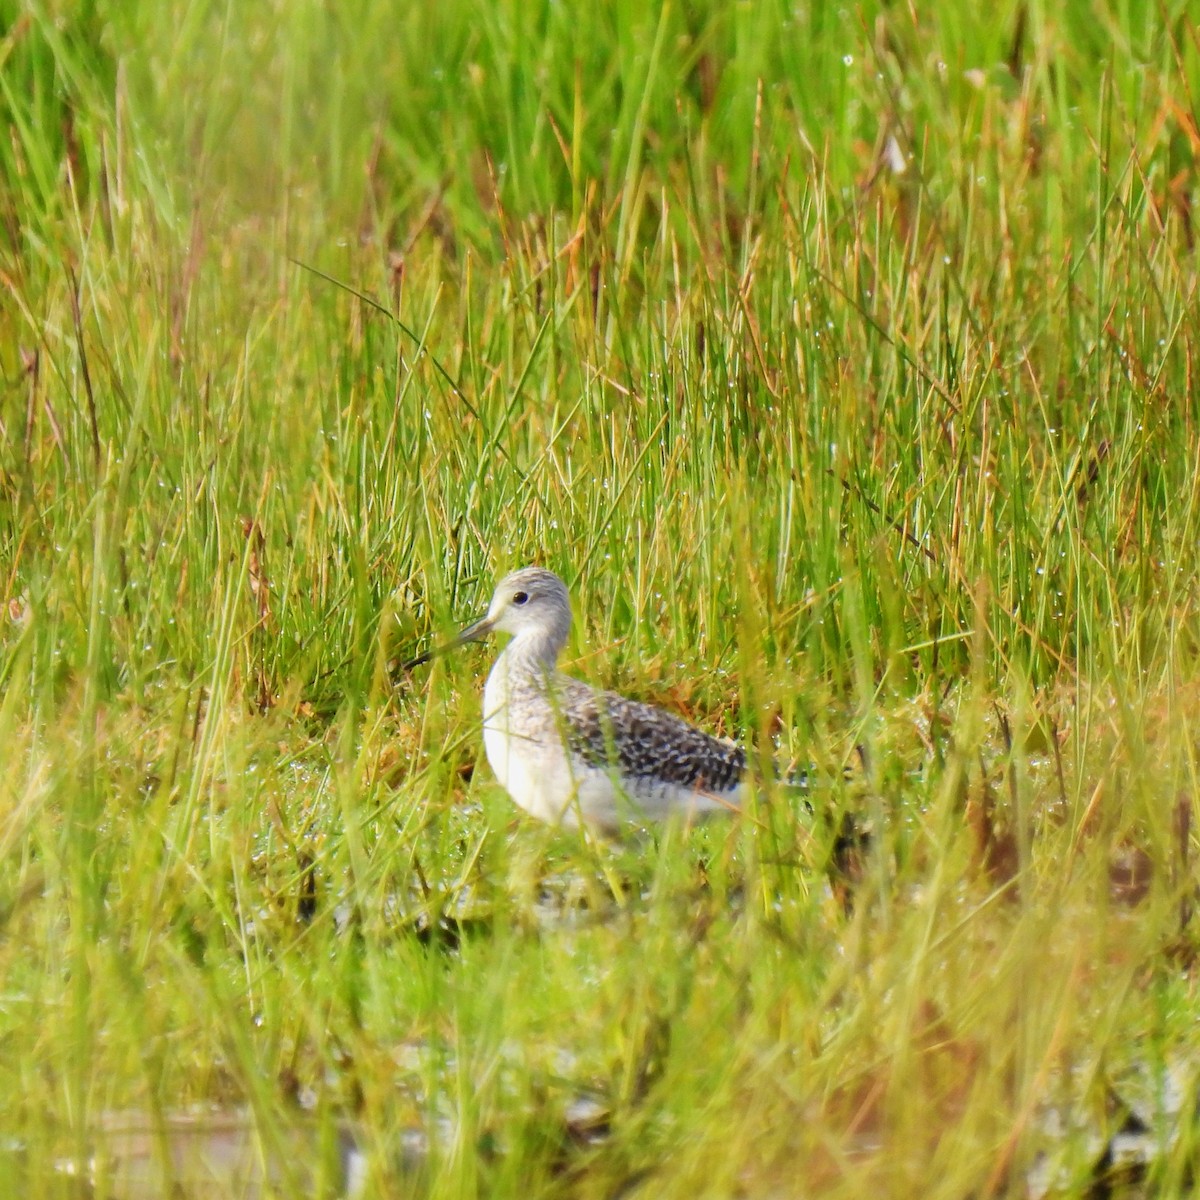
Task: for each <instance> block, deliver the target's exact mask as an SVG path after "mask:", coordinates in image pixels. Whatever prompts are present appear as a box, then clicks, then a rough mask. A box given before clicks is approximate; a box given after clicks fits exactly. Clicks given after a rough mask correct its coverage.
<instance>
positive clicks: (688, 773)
mask: <svg viewBox="0 0 1200 1200" xmlns="http://www.w3.org/2000/svg"><path fill="white" fill-rule="evenodd" d="M570 682H571V683H572V684H574V685H575V686H573V687H571V688H570V690H569V692H568V694H566V695H564V697H563V700H564V707H563V715H564V723H565V725H566V732H567V742H568V745H569V746H570V748H571V749H572V750H573V751H574V752H575V753H576V754H578V755H579V756H580V757H581V758H582V759H583V760H584V762H586V763H587V764H588V765H589V766H593V767H610V766H615V767H616V768H617V769H618V770H619V771H620V772H621V773H622V774H623V775H625V776H627V777H629V778H631V779H643V780H646V781H648V782H654V783H665V784H674V785H676V786H678V787H684V788H692V789H695V790H697V791H706V792H715V793H718V794H719V793H723V792H727V791H729V790H730V789H732V788H733V787H735V786H736V785H737V784H738V782H739V781H740V780H741V778H742V776H743V775H744V774H745V771H746V755H745V752H744V751H743V750H742V748H741V747H740V746H737V745H734V744H733V743H732V742H726V741H721V740H720V739H718V738H714V737H709V735H708V734H706V733H703V732H702V731H701V730H699V729H696V728H695V727H694V726H692V725H689V724H688V723H687V722H686V721H684V720H682V719H681V718H679V717H676V716H673V715H672V714H671V713H668V712H664V711H663V710H662V709H661V708H654V707H653V706H652V705H649V704H639V703H638V702H637V701H635V700H627V699H626V698H625V697H624V696H618V695H617V694H615V693H613V692H594V691H592V689H591V688H588V687H587V686H586V685H584V684H578V683H577V681H574V680H572V681H570Z"/></svg>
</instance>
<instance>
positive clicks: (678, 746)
mask: <svg viewBox="0 0 1200 1200" xmlns="http://www.w3.org/2000/svg"><path fill="white" fill-rule="evenodd" d="M570 630H571V602H570V598H569V596H568V594H567V589H566V586H565V585H564V584H563V581H562V580H561V579H559V577H558V576H557V575H555V574H554V573H553V572H552V571H547V570H544V569H543V568H541V567H523V568H522V569H521V570H519V571H513V572H512V574H511V575H506V576H505V577H504V578H503V579H502V580H501V581H500V583H499V585H498V586H497V587H496V591H495V594H494V595H493V596H492V602H491V604H490V605H489V607H488V610H487V614H486V615H485V616H483V617H481V618H480V619H479V620H478V621H475V622H473V623H472V624H470V625H468V626H467V627H466V628H465V629H464V630H462V632H461V633H459V634H458V636H457V637H455V638H454V639H453V640H452V641H451V642H450V643H448V644H447V645H445V646H443V647H441V648H440V649H439V650H435V651H432V652H430V653H427V654H422V655H420V656H419V657H417V658H415V659H413V660H411V661H410V662H407V663H405V664H403V669H405V670H409V669H411V668H413V667H416V666H419V665H420V664H421V663H423V662H428V661H429V659H430V658H432V657H433V656H434V654H438V653H442V652H444V651H447V650H452V649H454V648H455V647H457V646H461V645H464V644H465V643H467V642H477V641H482V640H483V639H484V638H486V637H487V636H488V635H489V634H491V633H508V634H511V635H512V640H511V641H510V642H509V643H508V645H507V646H505V647H504V649H503V650H502V651H501V652H500V655H499V656H498V657H497V659H496V662H495V664H494V665H493V667H492V670H491V673H490V674H489V675H488V679H487V684H486V686H485V687H484V689H483V745H484V749H485V751H486V752H487V759H488V762H489V763H490V764H491V768H492V770H493V771H494V772H495V774H496V778H497V779H498V780H499V781H500V783H501V784H502V785H503V786H504V788H505V789H506V790H507V791H508V794H509V795H510V796H511V797H512V799H513V800H514V801H515V802H516V804H517V805H518V806H519V807H520V808H523V809H524V810H525V811H526V812H528V813H530V814H532V815H533V816H535V817H538V818H540V819H541V820H543V821H549V822H551V823H553V824H561V825H566V826H577V825H579V824H583V825H586V826H588V827H590V828H594V829H600V830H604V831H611V830H613V829H616V828H618V827H619V826H620V825H621V824H622V822H623V821H626V820H633V821H637V820H661V819H663V818H665V817H668V816H670V815H672V814H674V813H682V814H684V815H685V816H689V817H690V816H695V815H699V814H703V813H710V812H714V811H720V810H725V811H730V810H733V811H736V810H737V809H738V808H739V807H740V806H741V803H742V800H743V798H744V788H745V775H746V755H745V752H744V751H743V749H742V748H741V747H740V746H738V745H735V744H734V743H733V742H728V741H725V740H723V739H720V738H715V737H710V736H709V735H708V734H707V733H703V732H701V730H699V729H697V728H695V726H693V725H690V724H688V722H687V721H684V720H683V719H682V718H680V717H677V716H674V715H672V714H671V713H668V712H664V711H663V710H662V709H660V708H655V707H654V706H653V705H650V704H641V703H639V702H638V701H636V700H629V699H627V698H626V697H624V696H621V695H619V694H617V693H616V692H606V691H599V690H597V689H595V688H593V687H591V686H589V685H588V684H586V683H584V682H583V681H582V680H580V679H573V678H572V677H571V676H569V675H564V674H562V673H561V672H560V671H559V670H558V656H559V654H560V653H561V651H562V648H563V646H564V645H566V641H567V635H568V634H569V633H570Z"/></svg>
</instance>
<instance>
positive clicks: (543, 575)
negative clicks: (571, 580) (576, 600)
mask: <svg viewBox="0 0 1200 1200" xmlns="http://www.w3.org/2000/svg"><path fill="white" fill-rule="evenodd" d="M480 625H486V627H487V631H488V632H490V631H491V630H496V631H497V632H499V633H511V634H512V635H513V636H514V637H519V636H520V635H521V634H523V633H528V632H536V633H539V634H543V635H546V636H550V637H552V638H553V639H554V640H556V641H560V642H561V641H565V640H566V636H567V633H568V631H569V630H570V628H571V602H570V599H569V598H568V596H567V589H566V587H565V586H564V584H563V581H562V580H561V579H559V577H558V576H557V575H555V574H554V573H553V572H552V571H546V570H543V568H541V567H522V569H521V570H519V571H514V572H513V573H512V574H511V575H506V576H505V577H504V578H503V579H502V580H501V581H500V583H499V584H498V585H497V587H496V591H495V594H494V595H493V596H492V603H491V605H490V606H489V608H488V612H487V616H486V617H484V618H483V621H478V622H476V624H475V626H469V627H468V629H467V630H464V631H463V635H465V634H466V633H467V632H468V631H469V630H470V629H475V628H476V627H477V626H480ZM463 635H460V636H463Z"/></svg>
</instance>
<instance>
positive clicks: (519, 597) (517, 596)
mask: <svg viewBox="0 0 1200 1200" xmlns="http://www.w3.org/2000/svg"><path fill="white" fill-rule="evenodd" d="M528 599H529V593H528V592H514V593H513V603H514V604H524V603H525V601H526V600H528Z"/></svg>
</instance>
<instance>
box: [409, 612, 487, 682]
mask: <svg viewBox="0 0 1200 1200" xmlns="http://www.w3.org/2000/svg"><path fill="white" fill-rule="evenodd" d="M491 632H492V623H491V621H489V620H488V618H487V617H486V616H484V617H480V618H479V620H478V621H472V622H471V624H470V625H468V626H467V627H466V629H464V630H463V631H462V632H461V633H460V634H458V636H457V637H455V638H452V639H451V640H450V641H448V642H447V643H446V644H445V645H444V646H434V647H432V648H431V649H429V650H426V651H425V653H424V654H418V655H417V657H416V658H410V659H409V660H408V662H402V663H401V664H400V670H401V671H411V670H412V669H413V668H414V667H419V666H421V665H422V664H424V663H427V662H431V661H432V660H433V659H435V658H440V657H441V656H442V655H443V654H449V653H450V651H451V650H457V649H458V647H459V646H465V645H466V644H467V643H468V642H482V641H483V639H484V638H485V637H487V635H488V634H489V633H491Z"/></svg>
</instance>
